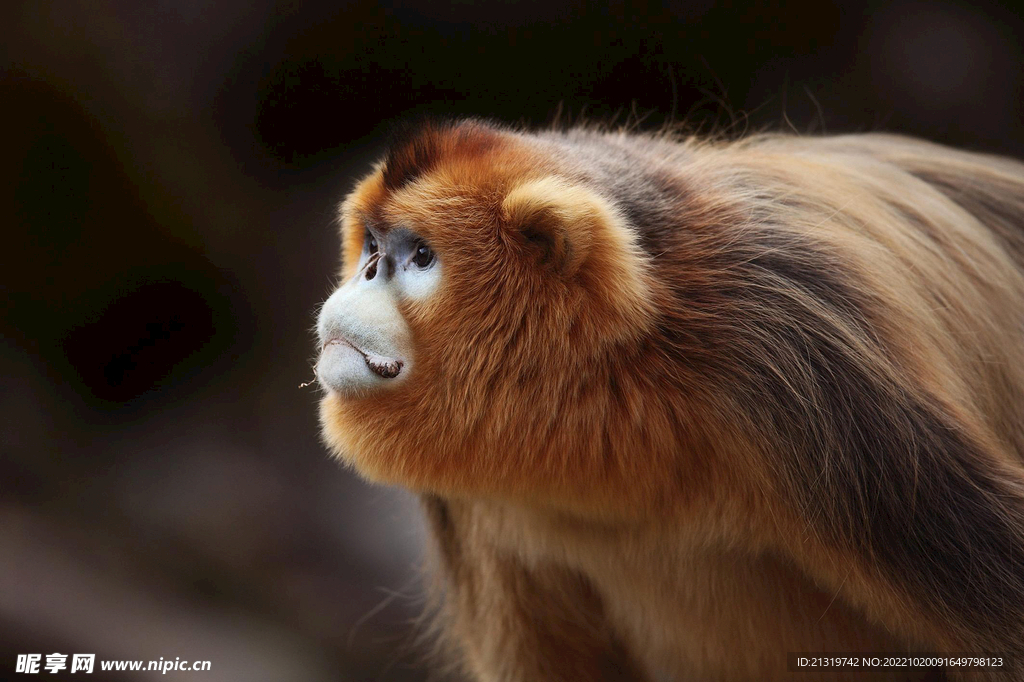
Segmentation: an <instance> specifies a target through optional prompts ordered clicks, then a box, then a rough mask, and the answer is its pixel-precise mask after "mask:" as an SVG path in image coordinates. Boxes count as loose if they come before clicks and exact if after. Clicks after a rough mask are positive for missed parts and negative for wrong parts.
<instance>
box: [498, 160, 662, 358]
mask: <svg viewBox="0 0 1024 682" xmlns="http://www.w3.org/2000/svg"><path fill="white" fill-rule="evenodd" d="M502 214H503V217H504V219H505V220H506V221H508V224H509V225H510V226H512V229H514V230H518V232H519V234H520V235H521V237H522V239H523V241H524V242H525V243H526V246H527V248H528V249H530V250H531V251H533V252H534V254H536V256H537V259H538V261H539V262H540V263H542V264H543V267H545V268H548V269H550V270H551V271H553V272H555V273H557V275H558V276H560V277H561V278H562V279H563V280H569V279H571V280H573V282H574V283H575V284H576V285H578V286H579V287H581V288H582V289H583V290H585V291H587V292H588V294H589V296H590V302H591V306H590V307H589V310H590V311H592V312H594V313H596V316H595V318H594V319H598V320H600V325H601V336H602V337H603V338H607V339H615V338H618V333H619V332H621V333H626V334H628V333H632V331H635V330H636V329H638V328H639V327H640V326H642V325H644V324H646V323H647V322H648V321H649V320H650V319H652V318H653V307H652V306H653V303H652V300H653V298H652V289H651V279H650V276H649V270H650V264H649V262H648V259H647V257H646V256H645V255H644V254H643V251H642V249H640V247H639V245H638V243H637V240H638V236H637V233H636V231H635V230H634V229H633V228H632V227H631V226H630V225H629V222H628V221H627V220H626V219H625V217H623V216H622V214H621V213H620V212H619V211H618V210H617V209H616V208H615V206H614V205H613V204H612V203H611V202H610V201H608V200H607V199H605V198H604V197H602V196H601V195H600V194H598V193H597V192H595V191H593V190H591V189H589V188H587V187H583V186H581V185H574V184H571V183H569V182H568V181H566V180H563V179H561V178H557V177H545V178H541V179H539V180H530V181H528V182H525V183H523V184H521V185H519V186H518V187H516V188H515V189H513V190H512V191H511V192H509V194H508V195H507V196H506V197H505V200H504V202H502Z"/></svg>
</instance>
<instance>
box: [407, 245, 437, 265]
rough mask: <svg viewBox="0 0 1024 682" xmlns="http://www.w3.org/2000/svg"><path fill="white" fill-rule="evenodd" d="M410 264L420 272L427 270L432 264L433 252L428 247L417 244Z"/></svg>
mask: <svg viewBox="0 0 1024 682" xmlns="http://www.w3.org/2000/svg"><path fill="white" fill-rule="evenodd" d="M412 262H413V264H415V265H416V267H418V268H420V269H421V270H422V269H424V268H427V267H429V266H430V264H431V263H433V262H434V252H433V251H432V250H431V248H430V247H429V246H427V245H426V244H424V243H423V242H419V243H418V244H417V245H416V253H414V254H413V255H412Z"/></svg>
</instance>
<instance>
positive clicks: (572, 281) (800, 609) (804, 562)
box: [321, 121, 1024, 680]
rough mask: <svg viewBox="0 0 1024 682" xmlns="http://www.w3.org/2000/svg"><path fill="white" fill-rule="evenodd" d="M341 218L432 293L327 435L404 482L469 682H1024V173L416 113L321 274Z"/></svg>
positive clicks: (891, 144) (415, 307)
mask: <svg viewBox="0 0 1024 682" xmlns="http://www.w3.org/2000/svg"><path fill="white" fill-rule="evenodd" d="M371 219H372V220H373V221H374V223H375V224H376V225H378V226H384V228H383V229H387V228H388V227H389V226H401V227H404V228H407V229H411V230H413V231H414V232H415V233H416V234H417V235H419V236H420V237H422V238H423V239H424V240H425V241H426V242H427V243H428V244H430V246H431V248H433V249H434V251H435V252H436V253H437V256H438V259H439V260H440V262H441V263H442V266H443V271H442V272H443V279H442V284H441V287H440V289H439V290H438V291H437V292H436V293H435V294H434V295H433V296H432V297H431V298H430V300H428V301H421V302H412V301H407V302H404V303H403V304H402V314H403V315H404V317H405V318H406V320H407V322H408V324H409V327H410V329H411V332H412V336H413V339H414V343H415V358H416V364H415V370H414V376H412V377H410V378H409V379H408V380H406V381H405V382H403V383H402V384H400V385H399V386H396V387H395V388H391V389H388V390H386V391H381V392H379V393H374V394H372V395H367V396H364V397H351V398H342V397H340V396H339V395H337V394H334V393H329V394H328V395H327V396H325V398H324V400H323V402H322V406H321V419H322V423H323V428H324V436H325V438H326V440H327V442H328V443H329V445H330V446H331V447H332V449H333V450H334V451H335V452H337V453H338V455H339V456H340V457H341V458H342V459H343V460H344V461H345V462H347V463H349V464H351V465H353V466H354V467H355V468H356V469H357V470H358V471H359V472H360V473H361V474H362V475H363V476H365V477H366V478H368V479H369V480H372V481H376V482H381V483H388V484H396V485H402V486H406V487H409V488H411V489H413V490H416V491H419V492H421V493H423V494H424V495H425V504H426V505H427V510H428V516H429V517H430V519H431V522H432V526H433V528H434V531H435V534H436V536H437V538H438V544H439V560H438V563H439V569H438V570H439V571H440V572H441V575H442V576H443V578H444V579H443V582H444V584H445V589H446V590H447V593H448V595H447V598H446V601H445V606H444V608H443V611H444V612H445V613H446V614H447V621H446V622H447V623H448V629H449V631H450V632H451V633H452V635H453V638H454V639H455V640H457V641H458V642H459V650H460V651H461V652H462V654H461V655H462V660H463V662H464V667H465V668H466V670H467V671H468V672H469V673H470V674H471V675H472V676H473V677H474V678H475V679H482V680H484V679H486V680H490V679H500V680H537V679H553V680H563V679H564V680H570V679H643V678H644V676H648V675H649V676H651V679H654V676H657V675H668V676H670V677H671V678H672V679H691V678H696V679H716V680H719V679H720V680H741V679H758V680H767V679H786V678H788V677H789V675H790V674H789V673H788V672H787V671H786V668H785V660H786V653H787V651H857V650H861V651H865V650H874V651H878V650H889V651H894V652H898V651H921V650H924V651H991V652H1002V653H1004V654H1008V655H1014V654H1015V655H1016V656H1017V658H1018V663H1019V664H1020V665H1024V644H1022V642H1024V409H1022V405H1024V228H1022V222H1024V167H1022V166H1020V165H1019V164H1016V163H1015V162H1011V161H1007V160H1001V159H992V158H986V157H981V156H977V155H970V154H966V153H960V152H954V151H951V150H946V149H944V148H941V147H938V146H934V145H928V144H925V143H920V142H916V141H911V140H906V139H903V138H895V137H885V136H861V137H838V138H822V139H800V138H792V137H783V136H763V137H758V138H753V139H749V140H744V141H740V142H735V143H720V144H710V143H699V142H696V141H693V140H689V141H676V140H672V139H668V138H659V137H644V136H627V135H624V134H615V133H599V132H593V131H570V132H569V133H565V134H560V133H545V134H537V135H529V134H525V133H517V132H513V131H508V130H504V129H500V128H496V127H493V126H488V125H485V124H482V123H478V122H472V121H470V122H461V123H455V124H445V125H439V124H432V125H428V126H426V127H425V128H423V129H420V130H417V131H413V133H412V134H411V135H409V136H407V137H406V138H405V139H404V140H401V141H399V142H398V143H396V145H395V146H393V147H392V150H391V151H390V152H389V155H388V156H387V157H386V158H385V160H384V161H383V162H382V164H380V165H379V166H378V167H377V168H376V170H375V171H374V172H373V173H372V174H371V175H370V176H368V177H367V178H366V179H365V180H363V181H362V182H361V183H360V184H359V185H358V187H357V188H356V190H355V191H354V192H353V193H352V194H351V195H350V196H349V198H348V199H347V200H346V201H345V203H344V204H343V208H342V224H343V234H342V242H343V256H344V261H345V264H346V265H345V270H344V272H345V274H346V275H351V274H352V273H353V268H354V267H355V262H356V261H357V259H358V254H359V253H360V251H361V249H362V238H363V233H364V222H365V221H366V220H371ZM972 581H973V582H972ZM971 590H974V592H971ZM1020 670H1022V668H1016V669H1014V670H1012V671H1009V672H1006V673H1005V679H1017V678H1016V677H1014V676H1015V675H1020V674H1021V672H1020ZM573 671H576V672H573ZM580 671H589V672H587V673H585V674H584V673H583V672H580ZM954 672H955V671H950V674H953V673H954ZM580 675H584V676H583V677H580ZM909 676H910V678H911V679H914V677H913V674H909ZM990 676H992V677H999V675H998V673H996V674H990ZM828 679H857V680H862V679H869V678H867V677H865V676H864V674H857V675H853V676H849V677H844V675H842V674H837V675H835V676H833V677H830V678H828ZM879 679H893V674H892V671H886V673H885V674H882V675H881V676H880V678H879Z"/></svg>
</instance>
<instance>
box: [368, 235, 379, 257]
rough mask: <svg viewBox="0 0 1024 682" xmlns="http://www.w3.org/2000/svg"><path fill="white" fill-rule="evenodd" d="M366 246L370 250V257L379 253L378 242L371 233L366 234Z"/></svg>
mask: <svg viewBox="0 0 1024 682" xmlns="http://www.w3.org/2000/svg"><path fill="white" fill-rule="evenodd" d="M366 244H367V246H368V247H369V249H370V255H371V256H372V255H373V254H375V253H377V240H376V239H374V238H373V235H372V234H370V233H369V232H367V233H366Z"/></svg>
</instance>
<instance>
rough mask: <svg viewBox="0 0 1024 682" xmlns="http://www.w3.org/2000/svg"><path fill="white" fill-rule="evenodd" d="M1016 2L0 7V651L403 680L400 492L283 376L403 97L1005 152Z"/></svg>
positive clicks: (406, 637) (424, 105)
mask: <svg viewBox="0 0 1024 682" xmlns="http://www.w3.org/2000/svg"><path fill="white" fill-rule="evenodd" d="M1014 5H1015V3H1011V2H1007V3H994V2H970V3H967V2H964V3H954V2H906V1H904V0H897V1H894V2H882V3H878V4H877V5H874V6H868V5H858V6H854V5H852V4H849V3H840V4H834V3H830V2H827V1H823V2H816V3H813V4H799V5H797V4H792V3H786V2H783V3H771V2H766V3H751V4H748V5H739V4H734V3H721V4H716V3H710V2H699V1H698V2H680V3H661V2H654V1H652V2H638V3H635V4H623V3H614V2H613V3H610V4H599V3H587V2H576V3H572V4H563V3H559V2H555V1H553V0H529V1H526V2H517V3H510V2H486V3H484V2H472V1H471V0H461V1H459V0H455V1H452V2H448V3H442V2H425V1H422V0H420V1H418V2H408V3H395V4H391V3H384V4H372V3H336V4H328V3H323V2H314V1H311V2H304V3H299V2H293V1H292V0H280V1H277V2H274V1H271V0H252V1H250V2H236V1H233V0H232V1H222V2H201V1H197V0H173V1H172V0H154V1H151V2H137V1H135V0H106V1H96V0H92V1H89V2H86V1H84V0H65V1H62V2H47V1H35V2H7V3H3V7H2V9H0V26H2V28H0V37H2V40H0V53H2V68H3V73H2V79H0V92H2V97H0V102H2V107H0V111H2V114H0V115H2V118H3V121H4V125H3V128H2V139H3V143H2V149H3V154H2V156H3V159H2V165H0V167H2V168H3V173H4V175H3V177H2V179H0V180H2V181H0V193H2V195H0V196H2V201H0V207H2V208H0V211H2V213H0V216H2V223H0V225H2V233H0V424H2V427H0V429H2V431H0V677H5V678H11V677H15V675H14V662H15V656H16V654H17V653H33V652H34V653H42V654H47V653H52V652H63V653H76V652H78V653H96V654H97V656H98V657H99V658H104V659H145V660H150V659H157V658H159V657H164V658H169V659H173V658H174V657H181V658H183V659H189V660H191V659H205V660H210V661H211V662H212V670H211V671H210V672H207V673H188V674H185V673H178V674H174V673H171V674H169V675H168V676H166V677H165V678H164V679H196V680H198V679H204V680H210V681H213V680H232V681H233V680H239V681H242V680H244V681H260V680H267V681H270V680H274V681H277V680H303V681H305V682H318V681H320V680H379V681H399V682H401V681H406V680H423V679H427V672H426V671H427V668H428V665H427V664H426V663H425V662H424V656H423V651H424V650H425V648H424V647H422V646H420V645H419V644H417V635H416V633H417V629H416V626H415V624H414V619H415V616H416V614H417V613H418V612H419V611H420V606H421V604H420V601H419V590H418V581H417V570H418V568H417V567H418V564H419V559H420V555H421V553H422V550H423V545H424V540H423V532H422V528H421V525H420V522H419V520H418V518H417V514H416V503H415V500H414V499H413V498H412V497H411V496H409V495H407V494H404V493H402V492H400V491H394V490H388V489H382V488H375V487H370V486H368V485H366V484H364V483H362V482H361V481H359V480H358V478H356V477H355V476H354V475H353V474H352V473H351V472H348V471H345V470H343V469H342V468H341V467H339V466H338V465H337V464H336V463H335V462H334V461H332V460H331V459H330V457H329V455H328V453H327V452H326V451H325V449H324V448H323V447H322V446H321V444H320V443H319V441H318V436H317V423H316V402H317V392H316V390H315V389H314V388H306V389H299V388H298V385H299V384H300V383H301V382H303V381H306V380H308V379H310V378H311V370H310V360H311V358H312V355H313V342H312V336H311V333H310V329H311V327H312V323H313V317H314V315H315V313H316V310H317V306H318V304H319V303H320V302H321V301H322V300H323V299H324V298H325V297H326V296H327V294H328V293H329V292H330V290H331V288H332V287H333V286H334V284H335V283H336V282H335V271H336V268H337V265H338V250H337V237H336V227H335V225H334V223H333V220H334V210H335V205H336V203H337V201H338V200H339V199H340V198H341V197H342V196H343V194H344V193H345V192H346V191H347V190H348V189H349V188H350V187H351V186H352V183H353V181H354V180H355V178H356V177H358V176H359V175H360V174H362V173H364V172H366V171H367V170H368V168H369V164H370V162H371V160H372V159H373V158H374V156H375V155H376V154H378V153H379V152H380V151H381V144H382V139H383V137H384V135H385V134H386V132H387V129H388V127H389V125H390V124H391V123H393V122H394V121H395V120H397V119H400V118H402V117H407V116H411V115H416V114H420V113H424V112H433V113H439V114H455V115H462V114H471V115H478V116H486V117H492V118H495V119H497V120H500V121H506V122H509V123H522V124H527V125H546V124H548V123H550V122H551V121H552V120H553V119H554V118H555V116H556V115H559V112H560V116H561V120H563V121H566V120H569V121H572V120H576V119H578V118H579V117H580V116H583V117H585V118H587V119H590V120H605V121H606V120H611V119H616V120H618V121H619V122H623V123H625V122H627V121H629V122H630V123H636V122H637V121H638V120H640V121H642V123H641V126H642V127H657V126H659V125H661V124H662V123H664V122H665V121H667V120H684V121H687V122H688V123H689V125H690V126H691V127H692V128H694V129H698V130H704V131H708V130H726V131H729V132H730V133H732V134H742V133H743V132H744V131H748V130H760V129H764V128H766V127H767V128H774V129H792V130H794V131H798V132H800V133H804V134H807V133H810V134H816V133H821V132H850V131H868V130H888V131H900V132H906V133H910V134H915V135H921V136H925V137H928V138H932V139H934V140H938V141H941V142H946V143H950V144H954V145H959V146H964V147H968V148H972V149H977V150H987V151H993V152H1000V153H1006V154H1012V155H1017V156H1024V122H1022V95H1024V92H1022V83H1024V69H1022V66H1024V55H1022V42H1021V40H1020V36H1022V35H1024V21H1022V19H1021V15H1020V14H1019V13H1018V10H1017V9H1015V8H1014ZM401 426H402V425H401V424H396V428H401ZM47 677H48V678H50V679H53V678H55V677H57V678H59V677H61V676H50V675H47ZM67 677H68V678H70V679H77V678H74V677H72V676H67ZM158 677H159V675H157V674H153V673H149V674H148V675H147V674H146V673H142V674H138V673H127V672H118V673H106V674H105V673H101V672H99V671H98V670H97V671H96V672H95V673H93V677H92V678H91V679H94V680H105V679H111V680H122V681H123V680H148V679H157V678H158ZM22 679H26V678H22Z"/></svg>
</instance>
